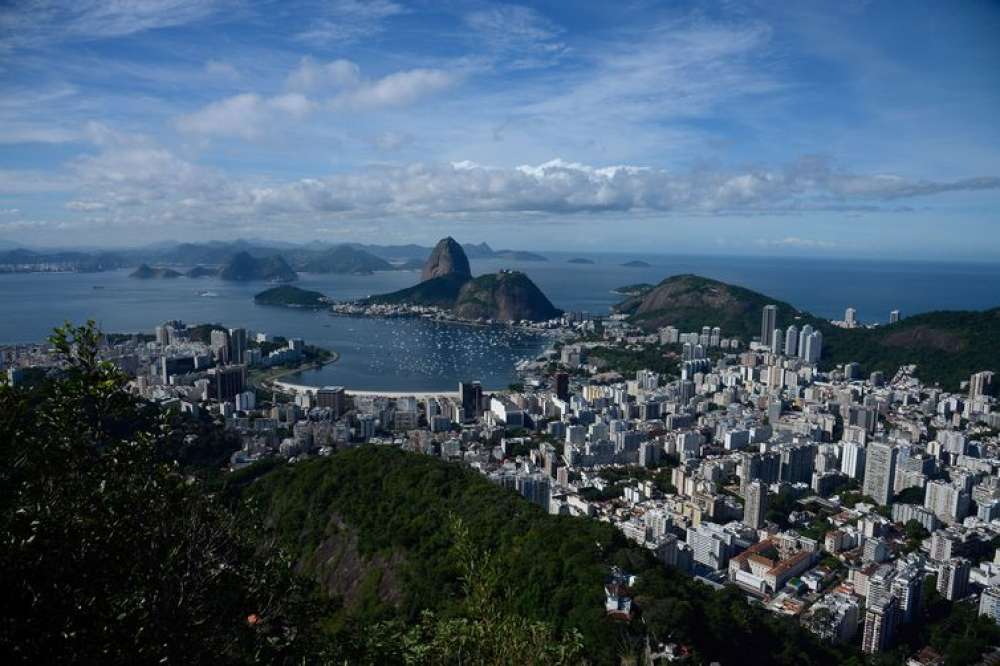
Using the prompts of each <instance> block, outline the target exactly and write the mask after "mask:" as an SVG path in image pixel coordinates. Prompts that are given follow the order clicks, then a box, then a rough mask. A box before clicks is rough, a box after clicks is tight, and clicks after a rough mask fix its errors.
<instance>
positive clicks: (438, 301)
mask: <svg viewBox="0 0 1000 666" xmlns="http://www.w3.org/2000/svg"><path fill="white" fill-rule="evenodd" d="M468 281H469V278H468V277H467V276H464V275H458V274H455V273H452V274H449V275H442V276H440V277H436V278H431V279H430V280H425V281H423V282H420V283H418V284H415V285H413V286H412V287H407V288H406V289H400V290H399V291H394V292H392V293H389V294H381V295H379V296H371V297H369V298H367V299H365V301H364V302H367V303H386V304H390V305H400V304H406V305H423V306H428V307H440V308H450V307H451V306H452V305H454V304H455V299H456V298H458V292H460V291H461V290H462V286H463V285H464V284H465V283H466V282H468Z"/></svg>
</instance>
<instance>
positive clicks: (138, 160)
mask: <svg viewBox="0 0 1000 666" xmlns="http://www.w3.org/2000/svg"><path fill="white" fill-rule="evenodd" d="M998 34H1000V3H997V2H975V1H973V0H969V1H965V2H960V3H958V2H956V3H943V2H934V1H931V2H916V1H913V2H911V1H908V0H892V1H884V2H881V1H871V2H864V1H852V0H846V1H843V2H836V3H832V2H821V1H819V0H816V1H811V0H803V1H802V2H793V3H776V2H770V1H761V2H752V1H748V2H737V1H726V2H708V3H706V2H698V3H690V4H688V3H684V2H652V1H646V0H635V1H633V0H621V1H616V2H565V1H562V0H558V1H552V2H537V3H524V4H501V3H494V2H475V1H460V0H434V1H427V2H424V1H421V0H412V1H410V0H371V1H368V2H365V1H362V0H313V1H304V2H298V1H295V0H275V1H273V2H268V1H264V0H254V1H251V0H114V1H111V0H104V1H101V0H72V1H64V0H6V2H0V247H4V246H11V245H28V246H36V247H56V246H60V247H67V246H74V245H76V246H87V247H92V246H108V247H119V246H137V245H142V244H147V243H152V242H159V241H165V240H179V241H197V240H210V239H212V240H226V239H236V238H250V239H276V240H282V241H292V242H306V241H312V240H320V241H325V242H341V241H343V242H347V241H357V242H366V243H404V242H419V243H423V244H431V243H433V242H434V241H435V240H436V239H437V238H439V237H440V236H442V235H446V234H450V235H452V236H454V237H456V238H458V239H459V240H461V241H463V242H480V241H487V242H489V243H491V244H494V245H496V246H500V247H511V248H519V249H540V250H541V249H548V250H558V249H565V250H569V251H572V250H579V251H588V250H589V251H616V250H620V251H639V250H641V251H644V252H657V253H659V252H662V253H682V254H683V253H693V254H726V255H730V254H737V255H743V254H746V255H764V256H776V257H780V256H785V255H795V256H818V257H822V256H829V257H848V258H850V257H873V258H920V259H926V258H939V259H968V260H992V261H996V260H997V258H998V257H1000V123H998V122H997V118H998V117H1000V39H997V38H996V36H997V35H998Z"/></svg>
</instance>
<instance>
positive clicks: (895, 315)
mask: <svg viewBox="0 0 1000 666" xmlns="http://www.w3.org/2000/svg"><path fill="white" fill-rule="evenodd" d="M898 321H899V310H892V311H890V312H889V323H890V324H895V323H896V322H898Z"/></svg>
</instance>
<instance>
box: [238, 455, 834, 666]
mask: <svg viewBox="0 0 1000 666" xmlns="http://www.w3.org/2000/svg"><path fill="white" fill-rule="evenodd" d="M248 472H249V470H248ZM250 476H252V473H251V474H248V475H246V476H245V477H244V479H243V481H242V482H243V483H248V482H249V477H250ZM238 490H239V489H238V488H231V489H230V492H235V491H238ZM243 494H244V496H245V497H247V498H251V499H252V500H253V502H254V504H255V505H257V506H261V507H265V513H266V515H267V517H268V524H269V525H270V526H271V529H272V530H273V532H274V534H275V535H276V536H277V538H278V539H279V542H280V543H283V544H285V545H286V547H288V548H289V549H290V550H291V552H292V553H293V555H294V557H295V559H296V561H297V562H298V566H299V570H300V571H302V572H303V573H306V574H307V575H309V576H310V577H312V578H314V579H316V580H319V581H320V582H321V583H322V584H323V586H324V588H325V589H326V590H327V591H328V592H330V593H334V594H335V595H339V596H338V598H339V599H340V600H341V602H342V603H343V606H342V608H341V610H340V611H339V612H338V613H337V615H336V617H335V618H334V621H333V622H332V623H331V625H330V626H332V627H336V628H337V631H338V632H340V635H341V638H343V637H344V636H346V635H349V634H351V633H353V632H357V631H358V630H359V627H364V626H369V625H370V623H372V622H375V621H386V620H390V619H399V620H402V621H403V622H404V623H413V622H415V621H416V620H417V619H418V618H419V617H420V613H421V611H422V610H425V609H431V610H433V611H435V612H436V613H438V614H441V615H444V616H447V615H449V614H451V613H454V612H455V611H456V609H457V604H459V602H460V600H461V598H462V594H463V592H462V585H461V580H460V567H459V563H458V561H457V559H456V556H455V552H454V550H453V549H454V537H453V534H452V533H451V531H450V530H449V527H448V526H449V524H452V523H453V521H454V520H455V519H456V518H457V519H459V520H460V521H461V523H462V524H463V525H464V526H465V527H466V529H467V530H468V534H469V537H470V539H471V541H472V542H473V543H474V544H475V546H476V548H478V549H480V550H482V551H485V552H488V553H491V554H492V555H493V556H495V557H496V558H497V562H496V566H497V568H498V569H499V571H500V572H501V581H502V587H503V588H504V590H505V594H504V597H505V600H504V603H503V608H504V612H506V613H510V614H513V615H515V616H520V617H525V618H528V619H529V620H535V621H544V622H546V623H549V624H550V625H551V626H554V627H555V628H556V630H557V631H558V632H559V633H560V634H565V633H566V632H569V631H570V630H571V629H575V630H577V631H579V632H580V634H581V635H582V639H583V645H584V653H585V654H586V655H587V657H588V658H589V659H590V660H591V663H597V664H613V663H618V658H619V655H620V654H621V652H622V651H623V649H625V650H627V649H628V646H630V645H639V644H640V637H641V635H642V634H643V632H644V631H646V630H649V631H651V632H653V635H654V636H655V637H658V638H661V639H662V640H673V641H678V642H681V643H684V644H686V645H690V646H691V647H692V648H694V650H695V652H696V655H697V656H698V657H699V659H696V661H695V662H694V663H702V662H704V663H708V662H709V661H711V660H720V661H721V662H722V663H740V661H741V658H742V657H743V656H745V655H746V654H754V655H755V662H754V663H758V664H768V663H776V664H821V663H831V664H832V663H841V661H842V659H843V657H844V656H845V655H844V654H841V653H838V652H836V651H834V650H833V649H831V648H825V647H821V646H819V645H818V643H816V642H815V641H814V640H813V639H812V637H811V636H810V635H808V634H807V633H806V632H805V630H803V629H800V628H799V627H797V626H796V625H795V624H794V623H793V622H792V621H790V620H784V619H779V618H777V617H775V616H773V615H770V614H767V613H765V612H764V611H760V610H756V609H753V608H751V607H749V606H747V604H746V600H745V598H744V597H743V595H742V594H740V593H738V592H736V591H734V590H730V591H727V592H725V593H717V592H714V591H713V590H712V589H711V588H709V587H706V586H704V585H700V584H698V583H696V582H694V581H692V580H690V579H687V578H684V577H682V576H680V575H679V574H676V573H675V572H673V571H671V570H668V569H666V568H664V567H663V565H661V564H659V563H657V562H656V561H655V560H654V559H653V558H652V557H651V555H650V553H649V551H646V550H644V549H641V548H638V547H636V546H634V545H633V544H631V543H630V542H628V541H627V540H626V539H625V538H624V537H623V536H622V535H621V533H620V532H618V531H617V530H616V529H614V528H613V527H611V526H610V525H608V524H606V523H602V522H599V521H595V520H591V519H586V518H570V517H565V516H551V515H549V514H547V513H546V512H544V511H543V510H541V509H540V508H539V507H537V506H535V505H533V504H530V503H528V502H527V501H526V500H524V499H523V498H521V497H520V496H519V495H517V494H515V493H513V492H511V491H509V490H505V489H503V488H501V487H499V486H496V485H494V484H492V483H490V482H489V481H488V480H487V479H485V478H484V477H483V476H481V475H480V474H479V473H477V472H475V471H473V470H471V469H468V468H465V467H461V466H458V465H455V464H449V463H444V462H442V461H440V460H438V459H436V458H432V457H429V456H424V455H419V454H410V453H405V452H403V451H400V450H398V449H395V448H388V447H375V446H364V447H361V448H357V449H353V450H348V451H344V452H340V453H337V454H335V455H333V456H331V457H329V458H323V459H316V460H311V461H307V462H304V463H299V464H296V465H294V466H284V467H280V468H278V469H276V470H273V471H270V472H268V473H266V474H265V475H264V476H263V477H262V478H260V479H259V480H257V481H255V482H252V483H249V484H248V485H247V486H246V488H245V489H244V490H243ZM612 564H617V565H620V566H622V567H624V568H625V569H626V570H627V571H629V572H630V573H634V574H638V575H639V577H640V584H639V585H638V587H637V589H636V598H637V600H638V601H639V603H640V604H641V606H642V608H643V609H644V611H643V616H642V618H641V619H639V618H636V619H634V620H633V621H632V622H631V623H625V622H622V621H620V620H612V619H610V618H609V617H608V616H607V615H606V614H605V612H604V595H603V584H604V582H605V580H606V577H607V575H608V572H609V567H610V566H611V565H612ZM345 578H346V580H347V581H348V582H347V583H346V584H345ZM350 581H359V582H358V583H357V584H353V585H352V584H351V583H350Z"/></svg>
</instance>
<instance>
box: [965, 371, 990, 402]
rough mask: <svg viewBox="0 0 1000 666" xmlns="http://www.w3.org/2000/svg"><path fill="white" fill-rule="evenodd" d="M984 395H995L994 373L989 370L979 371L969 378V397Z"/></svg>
mask: <svg viewBox="0 0 1000 666" xmlns="http://www.w3.org/2000/svg"><path fill="white" fill-rule="evenodd" d="M984 395H993V373H992V372H990V371H989V370H984V371H982V372H977V373H976V374H974V375H972V376H971V377H970V378H969V397H970V398H978V397H980V396H984Z"/></svg>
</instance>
